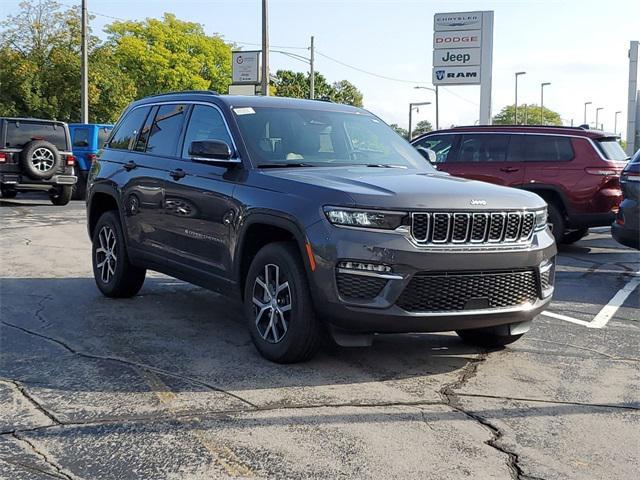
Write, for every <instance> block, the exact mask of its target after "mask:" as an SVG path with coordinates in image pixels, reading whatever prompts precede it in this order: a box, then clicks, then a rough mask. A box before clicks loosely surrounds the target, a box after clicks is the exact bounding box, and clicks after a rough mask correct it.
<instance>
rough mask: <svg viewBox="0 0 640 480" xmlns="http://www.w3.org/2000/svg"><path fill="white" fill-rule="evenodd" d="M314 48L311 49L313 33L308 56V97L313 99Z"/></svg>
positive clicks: (314, 84)
mask: <svg viewBox="0 0 640 480" xmlns="http://www.w3.org/2000/svg"><path fill="white" fill-rule="evenodd" d="M313 62H314V49H313V35H311V55H310V56H309V72H310V78H309V98H310V99H311V100H313V99H314V98H315V96H316V78H315V73H314V64H313Z"/></svg>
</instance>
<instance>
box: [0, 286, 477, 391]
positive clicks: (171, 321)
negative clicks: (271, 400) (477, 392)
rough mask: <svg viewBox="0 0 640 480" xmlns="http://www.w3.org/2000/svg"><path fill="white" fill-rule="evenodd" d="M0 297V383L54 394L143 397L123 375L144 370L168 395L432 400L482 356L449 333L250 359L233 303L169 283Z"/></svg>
mask: <svg viewBox="0 0 640 480" xmlns="http://www.w3.org/2000/svg"><path fill="white" fill-rule="evenodd" d="M0 292H1V293H0V313H1V322H0V330H1V331H2V334H1V335H0V376H2V377H4V378H10V379H14V380H18V381H26V382H29V383H34V384H37V385H38V386H39V387H46V388H49V389H54V390H55V389H61V390H65V391H69V390H79V391H83V390H88V391H122V390H124V391H136V390H147V389H148V385H146V384H144V383H141V382H139V381H136V380H132V379H131V378H130V373H131V372H130V371H131V369H132V368H133V369H137V368H140V367H141V368H144V367H145V366H148V367H150V368H151V369H153V371H154V372H156V373H157V374H158V375H160V376H161V377H162V378H163V379H164V380H165V381H166V382H168V383H169V384H170V385H171V388H172V390H174V391H176V392H180V391H198V390H207V389H208V388H207V387H206V386H205V385H204V384H207V385H209V386H214V387H215V388H217V389H221V390H225V391H229V390H232V391H236V392H241V391H247V390H250V391H256V390H266V389H291V391H294V390H295V389H297V388H299V387H323V386H331V387H335V386H344V387H346V388H345V392H343V393H340V395H343V394H344V395H346V394H347V393H348V390H349V388H351V387H353V386H354V385H357V384H367V385H366V386H367V391H368V393H367V394H366V395H365V396H367V395H370V396H372V397H374V396H376V389H377V388H380V386H379V385H378V386H376V385H375V383H376V382H381V381H384V382H395V381H402V380H406V379H412V378H417V379H419V382H418V383H416V384H413V386H412V387H411V388H414V389H416V388H417V389H419V390H421V391H422V390H425V391H426V390H433V392H437V391H438V389H439V388H440V387H441V386H442V385H444V384H446V383H447V382H453V381H455V379H456V377H457V375H456V372H457V371H459V370H460V369H462V368H463V367H465V366H466V365H467V364H468V363H469V362H470V361H472V360H473V359H475V358H477V355H478V353H480V351H479V350H478V349H476V348H472V347H469V346H466V345H465V344H463V343H462V342H461V341H460V340H459V339H458V337H457V336H455V335H451V334H408V335H388V336H381V337H380V338H377V339H376V341H375V342H374V344H373V346H372V347H368V348H340V347H333V348H325V349H323V350H322V351H321V352H320V354H319V355H318V356H317V357H315V358H314V359H313V360H311V361H309V362H306V363H302V364H295V365H278V364H274V363H271V362H269V361H267V360H265V359H263V358H262V357H260V356H259V354H258V353H257V351H256V350H255V348H254V346H253V344H252V343H251V339H250V336H249V334H248V330H247V328H246V326H245V324H244V319H243V315H242V311H241V305H240V304H239V303H236V302H232V301H230V300H228V299H226V298H223V297H221V296H218V295H216V294H214V293H212V292H209V291H207V290H203V289H200V288H197V287H194V286H192V285H189V284H186V283H183V282H179V281H176V280H174V279H170V278H167V277H156V278H147V280H146V283H145V286H144V287H143V290H142V291H141V292H140V294H139V295H138V296H137V297H134V298H132V299H122V300H113V299H107V298H104V297H103V296H102V295H100V293H99V292H98V290H97V289H96V287H95V284H94V281H93V279H92V278H0ZM70 292H73V295H71V296H70V295H69V293H70ZM165 373H167V375H164V374H165ZM129 380H130V381H129ZM407 388H409V387H407ZM417 393H418V395H420V394H421V393H423V392H417ZM334 394H335V392H316V393H315V395H317V396H318V398H322V396H323V395H334ZM434 395H435V393H434ZM407 396H410V395H409V394H407ZM355 397H357V395H355ZM345 398H347V397H346V396H345Z"/></svg>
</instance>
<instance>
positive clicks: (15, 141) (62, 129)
mask: <svg viewBox="0 0 640 480" xmlns="http://www.w3.org/2000/svg"><path fill="white" fill-rule="evenodd" d="M0 142H1V143H0V193H2V197H3V198H13V197H15V196H16V194H17V193H18V192H27V191H34V190H35V191H44V192H47V193H48V194H49V199H50V200H51V203H53V204H54V205H66V204H67V203H69V200H71V195H72V194H73V188H74V185H75V183H76V181H77V178H76V175H75V171H74V164H75V158H74V156H73V154H72V153H71V140H70V137H69V129H68V127H67V124H66V123H64V122H56V121H53V120H40V119H36V118H7V117H0Z"/></svg>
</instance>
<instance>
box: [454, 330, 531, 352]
mask: <svg viewBox="0 0 640 480" xmlns="http://www.w3.org/2000/svg"><path fill="white" fill-rule="evenodd" d="M456 333H457V334H458V336H459V337H460V338H461V339H462V341H463V342H464V343H466V344H468V345H473V346H477V347H486V348H492V347H504V346H505V345H509V344H510V343H513V342H515V341H516V340H518V339H519V338H520V337H522V335H524V334H522V333H521V334H519V335H499V334H497V333H495V330H494V329H491V328H486V329H485V328H477V329H472V330H456Z"/></svg>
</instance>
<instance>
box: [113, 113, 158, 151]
mask: <svg viewBox="0 0 640 480" xmlns="http://www.w3.org/2000/svg"><path fill="white" fill-rule="evenodd" d="M149 109H150V107H140V108H136V109H135V110H132V111H130V112H129V113H128V114H127V116H126V117H125V118H124V120H123V121H122V123H121V124H120V125H119V126H118V128H117V130H116V131H115V133H114V134H113V137H111V141H110V142H109V147H110V148H116V149H119V150H130V149H131V147H133V144H134V142H135V141H136V137H137V136H138V132H139V131H140V128H141V126H142V122H144V119H145V118H146V117H147V113H149Z"/></svg>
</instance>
